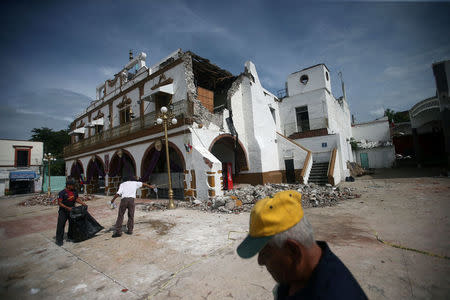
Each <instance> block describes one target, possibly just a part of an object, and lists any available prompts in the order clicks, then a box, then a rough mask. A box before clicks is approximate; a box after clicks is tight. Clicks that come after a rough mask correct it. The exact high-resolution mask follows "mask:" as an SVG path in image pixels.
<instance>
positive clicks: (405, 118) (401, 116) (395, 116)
mask: <svg viewBox="0 0 450 300" xmlns="http://www.w3.org/2000/svg"><path fill="white" fill-rule="evenodd" d="M384 116H385V117H388V119H389V122H394V123H401V122H409V112H408V111H407V110H406V111H394V110H392V109H389V108H387V109H386V110H385V111H384Z"/></svg>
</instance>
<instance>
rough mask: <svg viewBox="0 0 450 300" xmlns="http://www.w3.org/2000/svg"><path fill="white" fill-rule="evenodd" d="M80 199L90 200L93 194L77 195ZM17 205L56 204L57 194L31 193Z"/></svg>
mask: <svg viewBox="0 0 450 300" xmlns="http://www.w3.org/2000/svg"><path fill="white" fill-rule="evenodd" d="M78 197H79V198H80V200H81V201H84V202H86V201H91V200H93V199H94V197H95V196H94V195H91V194H88V195H79V196H78ZM19 205H22V206H34V205H44V206H51V205H58V194H57V193H54V194H53V193H52V194H50V195H48V194H33V195H32V196H31V197H30V198H28V199H26V200H25V201H22V202H20V203H19Z"/></svg>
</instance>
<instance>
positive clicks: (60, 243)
mask: <svg viewBox="0 0 450 300" xmlns="http://www.w3.org/2000/svg"><path fill="white" fill-rule="evenodd" d="M55 244H56V245H58V246H60V247H61V246H62V245H63V244H64V243H63V242H62V241H56V242H55Z"/></svg>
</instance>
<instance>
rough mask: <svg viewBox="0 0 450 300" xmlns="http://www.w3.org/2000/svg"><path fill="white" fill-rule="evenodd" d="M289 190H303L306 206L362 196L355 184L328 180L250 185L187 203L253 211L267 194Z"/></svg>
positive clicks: (208, 208) (221, 209)
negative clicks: (322, 183) (323, 183)
mask: <svg viewBox="0 0 450 300" xmlns="http://www.w3.org/2000/svg"><path fill="white" fill-rule="evenodd" d="M285 190H296V191H298V192H300V193H301V194H302V206H303V208H308V207H324V206H332V205H335V204H337V202H339V201H342V200H346V199H353V198H359V197H360V196H361V195H359V194H356V193H354V188H348V187H333V186H331V185H330V184H327V185H326V186H319V185H316V184H314V183H310V184H306V185H303V184H265V185H256V186H251V185H249V186H245V187H241V188H237V189H233V190H230V191H226V192H225V195H224V196H217V197H215V198H213V199H212V200H207V201H200V200H194V201H193V202H192V203H190V204H188V205H187V207H191V208H196V209H201V210H205V211H218V212H224V213H239V212H242V211H246V212H249V211H251V209H252V207H253V205H254V204H255V203H256V201H258V200H260V199H263V198H265V197H272V196H273V195H274V194H276V193H278V192H281V191H285Z"/></svg>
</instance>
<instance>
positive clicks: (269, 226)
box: [237, 191, 367, 300]
mask: <svg viewBox="0 0 450 300" xmlns="http://www.w3.org/2000/svg"><path fill="white" fill-rule="evenodd" d="M237 252H238V254H239V256H241V257H243V258H250V257H252V256H254V255H256V254H258V253H259V254H258V264H260V265H262V266H266V268H267V271H269V273H270V274H271V275H272V277H273V279H275V281H277V282H278V286H277V287H276V288H275V289H274V295H275V299H277V300H281V299H367V297H366V295H365V294H364V291H363V290H362V289H361V287H360V286H359V284H358V282H357V281H356V280H355V278H354V277H353V275H352V274H351V273H350V271H349V270H348V269H347V267H345V265H344V264H343V263H342V261H341V260H340V259H339V258H338V257H337V256H336V255H334V254H333V252H331V250H330V248H329V247H328V245H327V243H325V242H319V241H318V242H316V241H315V240H314V235H313V230H312V227H311V224H310V223H309V222H308V221H307V220H306V218H304V212H303V209H302V206H301V194H300V193H298V192H296V191H284V192H279V193H277V194H275V196H274V197H273V198H265V199H262V200H260V201H258V202H257V203H256V204H255V206H254V207H253V209H252V212H251V214H250V231H249V235H248V236H247V237H246V238H245V240H244V241H243V242H242V243H241V244H240V245H239V247H238V249H237Z"/></svg>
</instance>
